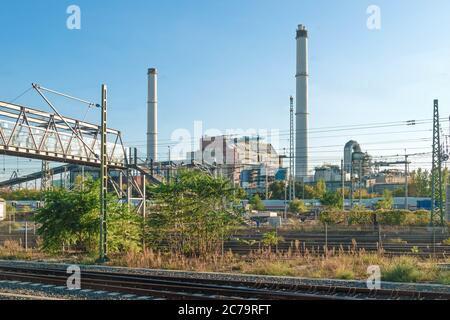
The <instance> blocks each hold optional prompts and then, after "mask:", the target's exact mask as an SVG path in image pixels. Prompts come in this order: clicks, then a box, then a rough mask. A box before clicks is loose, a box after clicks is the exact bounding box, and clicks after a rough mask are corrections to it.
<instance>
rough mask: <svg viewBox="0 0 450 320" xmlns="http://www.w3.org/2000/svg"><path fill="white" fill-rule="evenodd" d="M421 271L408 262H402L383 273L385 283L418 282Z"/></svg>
mask: <svg viewBox="0 0 450 320" xmlns="http://www.w3.org/2000/svg"><path fill="white" fill-rule="evenodd" d="M419 278H420V271H419V270H418V269H417V268H416V266H415V265H413V264H412V263H410V262H408V261H400V262H399V263H396V264H394V265H393V266H392V267H390V268H388V269H387V270H386V271H385V272H383V273H382V279H383V280H384V281H391V282H417V280H418V279H419Z"/></svg>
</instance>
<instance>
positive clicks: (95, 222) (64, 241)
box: [35, 179, 142, 254]
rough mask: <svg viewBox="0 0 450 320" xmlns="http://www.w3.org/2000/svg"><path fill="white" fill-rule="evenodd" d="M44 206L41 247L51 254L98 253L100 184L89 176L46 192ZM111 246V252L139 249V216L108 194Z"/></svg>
mask: <svg viewBox="0 0 450 320" xmlns="http://www.w3.org/2000/svg"><path fill="white" fill-rule="evenodd" d="M44 199H45V205H44V207H42V208H40V209H38V211H37V214H36V217H35V219H36V222H37V223H39V225H40V227H39V229H38V234H39V235H40V236H41V237H42V249H43V250H44V251H47V252H52V253H62V252H65V251H76V252H88V253H90V252H95V251H96V250H97V248H98V239H99V225H100V219H99V212H100V208H99V204H100V187H99V183H98V182H94V181H93V180H92V179H87V180H86V181H85V182H84V183H81V182H77V183H76V185H75V187H74V188H73V190H70V191H68V190H66V189H55V190H51V191H47V192H45V193H44ZM107 206H108V221H107V223H108V243H107V245H108V248H109V252H111V253H112V254H114V253H119V252H125V251H128V250H139V247H140V239H141V225H142V222H141V220H140V217H139V216H138V215H137V214H135V213H134V212H132V211H129V210H128V206H126V205H123V204H120V203H119V201H118V199H116V198H115V197H113V196H112V195H109V196H108V199H107Z"/></svg>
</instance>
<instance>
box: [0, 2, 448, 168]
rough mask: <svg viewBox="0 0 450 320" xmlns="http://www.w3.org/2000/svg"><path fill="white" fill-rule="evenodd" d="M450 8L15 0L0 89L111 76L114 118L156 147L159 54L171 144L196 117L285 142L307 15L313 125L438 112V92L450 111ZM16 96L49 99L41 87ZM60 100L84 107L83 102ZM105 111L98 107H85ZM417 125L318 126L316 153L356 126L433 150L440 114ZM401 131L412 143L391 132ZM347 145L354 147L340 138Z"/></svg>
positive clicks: (89, 82) (4, 96) (94, 96)
mask: <svg viewBox="0 0 450 320" xmlns="http://www.w3.org/2000/svg"><path fill="white" fill-rule="evenodd" d="M71 4H75V5H78V6H79V7H80V8H81V30H68V29H67V28H66V19H67V17H68V14H67V13H66V8H67V7H68V6H69V5H71ZM372 4H374V5H378V6H379V7H380V8H381V19H382V20H381V30H378V31H371V30H369V29H368V28H367V27H366V20H367V18H368V15H367V14H366V9H367V7H368V6H369V5H372ZM449 15H450V2H449V1H448V0H434V1H422V0H420V1H419V0H409V1H406V0H396V1H381V0H370V1H365V0H342V1H329V0H327V1H325V0H318V1H306V0H303V1H302V0H295V1H291V0H283V1H275V0H273V1H272V0H226V1H225V0H209V1H207V0H203V1H202V0H190V1H183V0H178V1H148V0H146V1H144V0H133V1H118V0H117V1H84V0H83V1H81V0H72V1H61V0H42V1H31V0H29V1H20V0H18V1H4V2H3V3H2V10H1V11H0V18H1V21H2V26H3V27H2V28H1V29H0V37H1V39H2V44H3V48H2V50H1V51H0V59H1V61H2V63H1V64H0V100H6V101H10V100H12V99H13V98H15V97H16V96H17V95H19V94H20V93H21V92H23V91H24V90H25V89H27V88H28V87H29V86H30V84H31V82H37V83H40V84H42V85H44V86H46V87H49V88H53V89H57V90H59V91H63V92H67V93H71V94H74V95H77V96H79V97H83V98H87V99H90V100H94V101H98V100H99V95H100V85H101V83H106V84H108V87H109V99H110V113H109V126H110V127H114V128H117V129H119V130H121V131H122V132H123V135H124V138H125V141H127V142H128V143H129V145H136V146H138V147H139V148H140V149H141V151H142V152H144V151H145V147H144V145H145V133H146V123H145V116H146V95H147V93H146V81H147V80H146V70H147V68H148V67H156V68H158V70H159V129H160V130H159V131H160V140H161V148H160V156H161V157H165V156H166V153H167V150H166V149H167V145H168V144H169V139H170V135H171V133H172V132H173V131H174V130H175V129H177V128H186V129H188V130H191V131H192V130H193V122H194V121H196V120H201V121H203V127H204V128H205V129H207V128H217V129H221V130H225V129H230V128H241V129H244V130H246V129H248V128H256V129H258V128H260V129H278V130H280V131H281V133H282V139H281V140H282V141H281V145H280V146H279V149H282V148H283V147H285V146H286V145H287V141H286V138H287V136H283V134H285V133H286V132H287V131H288V129H289V127H288V126H289V112H288V110H289V95H291V94H295V77H294V76H295V29H296V26H297V24H299V23H303V24H305V25H307V27H308V29H309V33H310V75H311V77H310V114H311V116H310V127H311V128H321V127H330V126H337V125H351V124H364V123H375V122H388V121H402V120H409V119H430V118H431V117H432V101H433V99H434V98H439V99H440V105H441V115H442V116H443V117H444V116H445V117H447V116H448V113H449V108H448V104H449V103H450V90H449V88H450V86H449V85H450V60H449V57H450V39H449V32H450V19H448V17H449ZM17 103H22V104H29V105H31V106H35V107H40V108H45V107H44V105H43V104H42V102H41V101H40V100H39V99H38V98H37V96H36V95H35V94H32V93H29V94H27V95H25V96H24V97H22V98H21V99H20V100H18V101H17ZM58 107H59V108H60V111H61V112H62V113H63V114H66V115H69V116H74V117H78V118H82V117H83V116H84V113H85V108H84V107H83V106H79V105H74V104H73V103H71V104H67V103H65V104H64V103H63V104H59V105H58ZM98 117H99V115H98V114H96V113H95V112H94V111H91V112H90V113H89V114H88V118H87V119H88V120H90V121H97V118H98ZM446 127H447V124H445V128H446ZM416 129H417V131H418V132H416V133H411V131H412V128H406V127H405V128H392V129H389V130H387V131H389V132H392V131H402V130H403V131H405V132H404V133H398V134H391V133H386V134H381V133H380V132H381V131H382V129H372V131H367V130H366V131H356V130H355V131H351V132H348V131H345V132H334V133H329V134H327V135H325V134H323V133H321V134H316V136H314V135H311V138H312V139H311V145H312V147H313V148H312V149H311V153H313V154H312V155H311V156H312V158H313V159H312V161H313V163H312V164H313V165H316V164H319V163H322V162H335V163H338V162H339V161H340V158H341V157H342V155H341V153H342V152H341V149H342V148H343V145H344V144H345V142H346V141H348V140H350V139H351V138H353V139H356V140H358V141H359V142H360V143H361V144H362V147H363V149H364V150H368V151H369V152H371V153H372V154H374V155H392V154H397V153H401V152H403V149H404V148H408V149H410V148H411V152H416V151H418V152H422V151H429V150H430V147H429V146H430V144H431V142H430V141H422V142H419V140H415V139H422V138H428V137H431V132H426V130H428V129H431V125H428V126H422V127H420V128H419V127H417V128H416ZM372 132H374V133H375V134H373V135H372V134H371V133H372ZM390 140H392V141H400V142H398V143H395V142H390V143H389V144H384V142H386V141H390ZM409 140H410V141H409ZM335 145H336V146H340V145H342V147H328V146H335ZM422 147H423V150H422V149H420V148H422ZM314 150H321V153H316V152H315V151H314ZM280 151H282V150H280ZM418 163H419V162H418ZM418 166H419V165H418ZM423 166H425V164H424V165H423Z"/></svg>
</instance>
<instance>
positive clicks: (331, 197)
mask: <svg viewBox="0 0 450 320" xmlns="http://www.w3.org/2000/svg"><path fill="white" fill-rule="evenodd" d="M320 203H322V205H324V206H326V207H330V208H340V209H342V208H343V205H344V202H343V199H342V195H341V194H340V193H338V192H333V191H327V192H325V193H324V194H323V195H322V197H321V198H320Z"/></svg>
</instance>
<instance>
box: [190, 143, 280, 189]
mask: <svg viewBox="0 0 450 320" xmlns="http://www.w3.org/2000/svg"><path fill="white" fill-rule="evenodd" d="M187 158H188V161H189V162H192V161H196V162H199V163H202V164H209V165H213V166H214V167H215V168H216V172H217V173H218V174H219V175H222V176H225V177H228V178H229V179H230V180H231V181H232V182H233V183H234V184H235V185H240V186H241V187H242V188H244V189H246V190H248V191H250V193H253V192H258V191H261V190H265V188H266V186H268V185H269V184H270V183H271V182H273V181H275V179H282V180H284V179H285V178H286V175H287V173H286V169H285V168H283V167H282V157H280V156H279V155H278V153H277V152H276V150H275V148H274V147H273V146H272V144H270V143H267V142H264V141H263V140H262V139H261V138H260V137H239V138H237V137H229V136H216V137H203V138H202V139H201V140H200V148H199V151H196V152H191V153H188V157H187Z"/></svg>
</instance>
